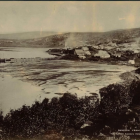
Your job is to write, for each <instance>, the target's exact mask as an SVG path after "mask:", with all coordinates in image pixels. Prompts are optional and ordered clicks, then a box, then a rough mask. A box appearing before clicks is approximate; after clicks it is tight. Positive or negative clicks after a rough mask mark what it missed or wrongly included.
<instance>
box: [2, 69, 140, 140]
mask: <svg viewBox="0 0 140 140" xmlns="http://www.w3.org/2000/svg"><path fill="white" fill-rule="evenodd" d="M139 71H140V70H139V69H138V70H136V72H137V73H139ZM139 91H140V80H134V81H132V82H131V83H130V84H129V85H127V86H126V85H120V84H112V85H109V86H107V87H104V88H102V89H101V90H100V95H101V101H99V99H98V97H97V94H96V93H94V94H93V95H92V96H90V97H84V98H77V96H76V95H72V94H70V93H65V94H64V95H63V96H62V97H60V98H55V97H54V98H52V99H51V101H49V99H44V100H43V101H42V102H38V101H36V102H35V103H34V104H33V105H32V106H31V107H29V106H26V105H23V107H22V108H20V109H18V110H11V111H10V113H8V114H7V115H6V116H3V115H2V112H1V114H0V128H1V130H0V136H1V139H13V140H15V139H20V140H22V139H31V140H33V139H34V140H37V139H44V140H51V139H52V140H55V139H56V140H61V139H65V140H67V139H68V140H69V139H70V140H73V139H75V140H76V139H77V140H78V139H82V138H84V139H85V140H86V139H87V140H88V139H105V137H113V136H114V132H118V130H119V129H126V128H127V129H130V130H131V129H137V130H140V120H139V118H140V102H139V100H140V92H139ZM119 137H120V138H121V137H122V136H121V134H120V135H119ZM134 137H136V138H138V137H139V136H138V135H137V136H131V138H134Z"/></svg>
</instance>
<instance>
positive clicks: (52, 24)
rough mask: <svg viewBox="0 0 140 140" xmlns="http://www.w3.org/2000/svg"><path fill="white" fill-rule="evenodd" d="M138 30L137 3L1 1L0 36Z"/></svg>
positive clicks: (139, 11) (139, 17)
mask: <svg viewBox="0 0 140 140" xmlns="http://www.w3.org/2000/svg"><path fill="white" fill-rule="evenodd" d="M137 27H140V2H139V1H135V2H132V1H131V2H128V1H127V2H125V1H123V2H111V1H108V2H105V1H104V2H97V1H96V2H94V1H92V2H90V1H88V2H86V1H85V2H84V1H83V2H82V1H79V2H78V1H77V2H76V1H74V2H70V1H69V2H68V1H66V2H64V1H60V2H56V1H52V2H51V1H48V2H47V1H32V2H30V1H19V2H18V1H15V2H12V1H11V2H10V1H5V2H4V1H0V34H2V33H13V32H28V31H57V32H104V31H110V30H116V29H126V28H137Z"/></svg>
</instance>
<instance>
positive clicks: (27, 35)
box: [0, 31, 57, 39]
mask: <svg viewBox="0 0 140 140" xmlns="http://www.w3.org/2000/svg"><path fill="white" fill-rule="evenodd" d="M54 34H57V32H47V31H43V32H40V31H33V32H23V33H10V34H0V39H33V38H41V37H46V36H49V35H54Z"/></svg>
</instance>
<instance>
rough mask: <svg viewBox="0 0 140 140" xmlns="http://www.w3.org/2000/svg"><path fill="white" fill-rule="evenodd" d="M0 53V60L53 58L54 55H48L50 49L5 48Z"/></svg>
mask: <svg viewBox="0 0 140 140" xmlns="http://www.w3.org/2000/svg"><path fill="white" fill-rule="evenodd" d="M0 49H2V50H1V51H0V58H35V57H42V58H52V57H54V56H53V55H49V54H48V53H46V51H47V50H48V48H14V47H9V48H8V47H3V48H0Z"/></svg>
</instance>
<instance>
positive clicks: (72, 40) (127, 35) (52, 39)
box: [0, 28, 140, 48]
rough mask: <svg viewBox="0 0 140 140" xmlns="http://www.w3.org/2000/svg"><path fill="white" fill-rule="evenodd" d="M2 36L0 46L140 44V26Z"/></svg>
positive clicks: (61, 46) (48, 46) (58, 46)
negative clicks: (94, 30) (120, 28)
mask: <svg viewBox="0 0 140 140" xmlns="http://www.w3.org/2000/svg"><path fill="white" fill-rule="evenodd" d="M10 37H11V39H10ZM0 38H3V39H0V46H16V47H47V48H52V47H53V48H64V46H65V45H66V46H67V47H76V46H79V45H85V44H88V45H100V44H101V45H102V44H103V45H106V44H108V43H109V42H113V43H116V44H117V45H118V44H126V43H129V44H131V43H133V44H135V43H137V44H139V42H140V28H135V29H125V30H114V31H109V32H69V33H61V34H58V33H55V32H42V34H40V32H31V33H18V34H9V35H5V36H4V35H3V36H2V35H0ZM8 38H9V39H10V40H9V39H8ZM31 38H32V39H31ZM13 39H14V40H13Z"/></svg>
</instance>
